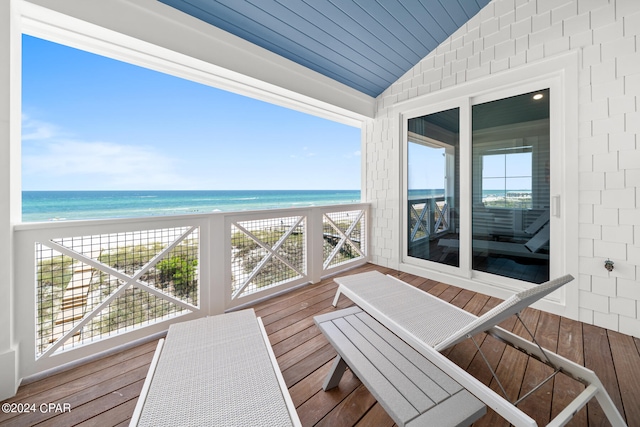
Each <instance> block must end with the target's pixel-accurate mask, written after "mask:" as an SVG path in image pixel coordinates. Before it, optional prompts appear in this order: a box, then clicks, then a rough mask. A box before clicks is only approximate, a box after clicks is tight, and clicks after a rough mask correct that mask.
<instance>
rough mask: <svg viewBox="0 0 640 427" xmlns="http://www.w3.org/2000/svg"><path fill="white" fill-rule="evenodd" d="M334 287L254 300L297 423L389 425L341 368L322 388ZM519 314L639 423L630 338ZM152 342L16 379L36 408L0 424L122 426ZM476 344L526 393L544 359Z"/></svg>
mask: <svg viewBox="0 0 640 427" xmlns="http://www.w3.org/2000/svg"><path fill="white" fill-rule="evenodd" d="M370 269H378V270H380V271H382V272H383V273H390V274H395V275H397V276H398V277H399V278H400V279H402V280H404V281H406V282H408V283H410V284H412V285H414V286H417V287H419V288H421V289H423V290H425V291H427V292H430V293H431V294H434V295H436V296H438V297H440V298H442V299H444V300H447V301H450V302H451V303H452V304H455V305H457V306H459V307H462V308H464V309H465V310H467V311H470V312H472V313H474V314H481V313H484V312H485V311H487V310H489V309H490V308H492V307H494V306H495V305H496V304H498V303H499V302H500V300H498V299H495V298H490V297H487V296H485V295H481V294H477V293H474V292H470V291H466V290H463V289H460V288H457V287H454V286H447V285H445V284H443V283H439V282H435V281H433V280H429V279H424V278H421V277H417V276H413V275H410V274H405V273H399V272H397V271H394V270H389V269H386V268H381V267H377V266H373V265H366V266H364V267H361V268H358V269H355V270H352V271H349V272H348V273H347V274H352V273H358V272H362V271H366V270H370ZM335 290H336V285H335V283H334V282H333V281H332V280H331V279H326V280H323V281H322V282H320V283H318V284H315V285H310V286H307V287H304V288H302V289H298V290H296V291H294V292H291V293H289V294H286V295H283V296H280V297H277V298H274V299H272V300H269V301H266V302H262V303H260V304H257V305H255V307H254V308H255V310H256V313H257V315H258V316H261V317H262V319H263V322H264V324H265V327H266V329H267V332H268V334H269V338H270V340H271V344H272V346H273V350H274V353H275V354H276V357H277V358H278V363H279V365H280V368H281V370H282V372H283V376H284V378H285V381H286V383H287V385H288V387H289V391H290V393H291V396H292V398H293V401H294V403H295V405H296V408H297V410H298V413H299V415H300V419H301V420H302V424H303V425H305V426H311V425H319V426H332V427H333V426H361V427H363V426H392V425H393V421H392V420H391V419H390V418H389V417H388V416H387V415H386V413H385V412H384V410H383V409H382V408H381V407H380V405H379V404H377V403H376V401H375V399H374V398H373V397H372V396H371V394H370V393H369V392H368V391H367V389H366V388H365V387H363V386H362V384H361V383H360V381H359V380H358V379H357V378H355V377H354V376H353V375H351V373H350V371H347V373H346V374H345V376H344V377H343V379H342V382H341V383H340V386H339V388H337V389H334V390H332V391H330V392H324V391H322V389H321V384H322V381H323V380H324V377H325V375H326V374H327V372H328V370H329V367H330V364H331V361H332V359H333V357H334V356H335V352H334V350H333V348H332V347H331V346H330V345H329V344H328V343H327V341H326V340H325V339H324V337H323V336H322V335H321V334H320V332H319V331H318V329H317V328H316V327H315V325H314V323H313V316H315V315H317V314H320V313H324V312H328V311H331V310H334V308H333V307H332V306H331V301H332V299H333V296H334V294H335ZM349 305H351V302H350V301H349V300H348V299H347V298H346V297H344V296H343V297H341V299H340V302H339V308H344V307H347V306H349ZM522 317H523V319H524V321H525V323H526V324H527V326H528V327H529V329H530V330H531V331H533V332H534V333H535V335H536V336H537V338H538V339H539V340H540V341H541V343H542V345H543V346H545V347H548V348H550V349H552V350H554V351H557V352H558V353H559V354H561V355H563V356H565V357H567V358H569V359H572V360H574V361H577V362H579V363H583V364H584V365H585V366H587V367H589V368H590V369H593V370H594V371H595V372H596V373H597V374H598V376H599V377H600V379H601V380H602V382H603V383H604V384H605V387H606V388H607V390H608V392H609V394H610V395H611V397H612V398H613V400H614V402H615V403H616V405H617V406H618V408H619V410H620V411H621V413H623V415H624V416H625V418H626V420H627V423H628V425H629V426H640V340H639V339H636V338H633V337H630V336H627V335H623V334H620V333H616V332H612V331H609V330H606V329H602V328H598V327H594V326H590V325H586V324H583V323H580V322H575V321H572V320H569V319H565V318H561V317H558V316H555V315H551V314H548V313H544V312H540V311H538V310H534V309H527V310H525V311H524V312H523V313H522ZM502 326H503V327H504V328H506V329H509V330H513V331H514V332H515V333H518V334H522V335H523V336H524V335H525V333H523V331H522V326H521V325H519V324H516V322H515V320H514V319H509V320H507V321H505V322H504V323H503V324H502ZM155 345H156V342H149V343H147V344H144V345H140V346H138V347H134V348H132V349H129V350H126V351H123V352H121V353H117V354H115V355H112V356H109V357H107V358H104V359H100V360H97V361H94V362H91V363H88V364H85V365H83V366H81V367H78V368H75V369H73V370H69V371H66V372H62V373H59V374H56V375H54V376H50V377H49V378H46V379H43V380H40V381H37V382H32V383H30V384H26V385H23V386H21V387H20V389H19V391H18V394H17V396H15V397H14V398H11V399H9V400H7V401H6V402H13V403H28V404H34V405H35V406H36V408H38V410H36V411H35V412H29V413H25V414H21V415H16V414H4V413H0V426H31V425H38V426H75V425H79V426H101V427H102V426H124V425H127V424H128V421H129V418H130V417H131V414H132V412H133V408H134V407H135V404H136V400H137V398H138V394H139V393H140V390H141V388H142V384H143V381H144V378H145V375H146V372H147V369H148V366H149V364H150V362H151V359H152V356H153V352H154V350H155ZM481 346H482V348H483V350H484V351H485V354H487V355H488V359H489V361H490V363H491V364H492V365H493V367H494V369H495V370H496V371H497V373H498V376H499V377H500V378H501V379H502V381H503V385H504V386H505V388H506V389H507V392H508V393H509V395H510V397H514V398H515V397H517V396H519V395H522V394H523V393H526V391H527V390H528V389H529V388H530V387H531V384H535V382H536V380H537V379H539V378H542V377H544V376H545V374H547V373H548V369H549V368H547V367H546V366H544V365H542V364H541V363H539V362H537V361H535V360H533V359H529V358H528V357H526V356H524V355H523V354H521V353H519V352H517V351H515V350H513V349H511V348H509V347H505V346H504V345H503V344H500V343H499V342H497V341H496V340H494V339H493V338H492V337H485V336H483V337H482V339H481ZM446 354H447V356H448V357H449V358H450V359H451V360H453V361H454V362H455V363H457V364H458V365H460V366H462V367H463V368H465V369H466V370H467V371H469V372H471V373H472V374H473V375H474V376H476V377H477V378H479V379H480V380H481V381H483V382H485V384H490V385H491V387H492V388H494V389H496V390H497V388H496V387H497V386H496V385H495V384H494V382H492V381H491V374H490V372H489V371H488V369H487V368H486V366H485V365H484V364H483V362H482V360H481V359H480V357H479V355H478V354H476V350H475V347H473V344H471V343H469V342H463V343H461V344H458V345H457V346H455V347H453V348H452V349H450V350H449V351H448V352H447V353H446ZM581 389H582V385H580V384H578V383H575V382H574V381H572V380H570V379H568V378H566V377H563V376H559V377H556V379H555V380H552V381H551V382H549V383H547V384H546V385H545V386H544V387H543V388H542V389H540V390H538V391H537V392H536V393H535V394H534V395H532V396H531V397H529V398H528V399H527V400H525V401H524V402H522V403H521V404H520V408H521V409H523V410H524V411H525V412H526V413H528V414H529V415H531V416H532V417H533V418H534V419H535V420H536V421H537V422H538V424H539V425H544V424H546V423H547V422H548V421H549V419H550V418H551V417H553V416H554V415H555V414H556V413H558V412H559V411H560V410H561V409H562V408H563V407H564V404H565V402H566V401H567V399H568V398H572V397H573V396H575V395H576V394H577V393H579V392H580V390H581ZM3 403H4V402H3ZM43 403H60V404H64V403H67V404H69V407H70V411H66V412H59V411H60V410H64V409H65V408H64V407H62V406H60V407H58V408H55V407H52V409H51V410H50V411H47V412H45V411H40V410H39V407H40V405H41V404H43ZM47 408H48V407H47ZM474 425H475V426H502V425H507V423H505V422H504V420H502V419H501V418H499V417H497V416H496V414H495V413H493V412H492V411H489V412H488V413H487V415H486V416H484V417H483V418H482V419H481V420H480V421H478V422H477V423H476V424H474ZM570 425H572V426H601V425H608V422H607V421H606V419H605V418H604V416H603V414H602V411H601V409H600V408H599V407H598V404H597V403H590V404H589V405H588V407H587V408H585V409H583V410H581V411H580V412H579V413H578V414H577V415H576V416H575V418H574V419H573V421H572V422H571V424H570Z"/></svg>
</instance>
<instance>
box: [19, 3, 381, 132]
mask: <svg viewBox="0 0 640 427" xmlns="http://www.w3.org/2000/svg"><path fill="white" fill-rule="evenodd" d="M20 13H21V15H22V31H23V32H24V33H25V34H29V35H33V36H36V37H40V38H44V39H47V40H51V41H53V42H57V43H61V44H65V45H68V46H71V47H75V48H78V49H82V50H86V51H89V52H92V53H96V54H99V55H103V56H107V57H110V58H114V59H117V60H121V61H125V62H128V63H132V64H135V65H139V66H142V67H146V68H150V69H154V70H156V71H160V72H163V73H167V74H171V75H175V76H178V77H181V78H185V79H189V80H192V81H196V82H199V83H202V84H206V85H209V86H213V87H217V88H220V89H223V90H227V91H230V92H234V93H238V94H241V95H245V96H249V97H251V98H255V99H259V100H262V101H266V102H270V103H273V104H277V105H281V106H284V107H287V108H291V109H295V110H298V111H302V112H305V113H309V114H313V115H316V116H320V117H323V118H327V119H330V120H334V121H337V122H341V123H345V124H348V125H351V126H357V127H360V126H361V125H362V122H363V121H365V120H368V119H370V118H372V117H373V115H374V109H375V99H374V98H372V97H370V96H368V95H365V94H363V93H360V92H358V91H356V90H354V89H352V88H349V87H347V86H346V85H343V84H341V83H338V82H336V81H334V80H332V79H329V78H327V77H325V76H323V75H321V74H319V73H317V72H315V71H312V70H309V69H307V68H305V67H302V66H300V65H298V64H296V63H294V62H292V61H290V60H287V59H285V58H282V57H280V56H278V55H275V54H273V53H271V52H269V51H267V50H265V49H263V48H260V47H258V46H255V45H253V44H251V43H248V42H246V41H245V40H242V39H240V38H238V37H236V36H234V35H232V34H229V33H227V32H224V31H222V30H220V29H218V28H215V27H212V26H210V25H208V24H205V23H203V22H201V21H200V20H198V19H195V18H192V17H190V16H188V15H186V14H183V13H181V12H178V11H176V10H175V9H173V8H171V7H169V6H166V5H164V4H162V3H159V2H157V1H155V0H136V1H135V3H134V2H133V1H130V0H111V1H109V2H104V1H102V0H29V1H26V0H25V1H23V2H22V3H21V4H20ZM198 46H200V47H201V48H200V49H198V48H197V47H198Z"/></svg>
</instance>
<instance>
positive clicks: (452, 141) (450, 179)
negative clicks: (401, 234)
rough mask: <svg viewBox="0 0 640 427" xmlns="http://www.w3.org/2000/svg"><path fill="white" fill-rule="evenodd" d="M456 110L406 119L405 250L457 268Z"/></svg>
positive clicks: (457, 150) (458, 204)
mask: <svg viewBox="0 0 640 427" xmlns="http://www.w3.org/2000/svg"><path fill="white" fill-rule="evenodd" d="M459 123H460V113H459V109H457V108H455V109H451V110H447V111H442V112H439V113H434V114H429V115H426V116H422V117H417V118H413V119H409V121H408V131H409V135H408V147H407V202H408V206H407V212H408V222H407V223H408V227H407V231H408V236H407V254H408V255H409V256H410V257H414V258H420V259H424V260H429V261H434V262H438V263H442V264H447V265H453V266H455V267H458V266H459V264H460V248H459V226H458V223H459V215H458V214H459V206H460V196H459V193H460V191H459V188H460V187H459V185H460V184H459V183H460V175H459V166H460V159H459V152H460V150H459V139H460V138H459V134H460V124H459Z"/></svg>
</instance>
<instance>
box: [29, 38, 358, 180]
mask: <svg viewBox="0 0 640 427" xmlns="http://www.w3.org/2000/svg"><path fill="white" fill-rule="evenodd" d="M22 80H23V89H22V112H23V117H22V132H23V135H22V160H23V162H22V188H23V190H262V189H359V188H360V129H359V128H354V127H351V126H347V125H343V124H340V123H335V122H332V121H329V120H325V119H321V118H318V117H315V116H311V115H308V114H304V113H300V112H297V111H293V110H289V109H286V108H283V107H279V106H275V105H271V104H268V103H265V102H262V101H257V100H254V99H250V98H246V97H243V96H240V95H236V94H231V93H228V92H225V91H222V90H218V89H215V88H211V87H208V86H204V85H201V84H198V83H193V82H190V81H186V80H182V79H179V78H176V77H173V76H169V75H166V74H162V73H158V72H155V71H151V70H147V69H144V68H140V67H137V66H134V65H130V64H125V63H122V62H119V61H115V60H112V59H108V58H104V57H101V56H98V55H94V54H91V53H87V52H83V51H79V50H76V49H73V48H70V47H66V46H61V45H58V44H55V43H51V42H48V41H44V40H41V39H37V38H34V37H30V36H23V76H22Z"/></svg>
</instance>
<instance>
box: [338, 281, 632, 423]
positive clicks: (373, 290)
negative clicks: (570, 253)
mask: <svg viewBox="0 0 640 427" xmlns="http://www.w3.org/2000/svg"><path fill="white" fill-rule="evenodd" d="M334 280H335V282H336V283H338V285H339V286H338V290H337V292H336V296H335V299H334V301H333V305H334V306H335V305H336V304H337V302H338V299H339V297H340V295H341V294H344V295H346V296H347V297H348V298H349V299H351V300H352V301H353V302H354V303H355V304H356V305H358V306H359V307H360V308H362V309H363V310H364V311H366V312H367V313H369V314H370V315H371V316H372V317H374V318H375V319H376V320H377V321H378V322H380V323H382V324H383V325H384V326H386V327H387V328H388V329H390V330H391V331H392V332H394V333H395V334H396V335H398V336H399V337H400V338H402V339H403V340H404V341H405V342H407V343H408V344H410V345H411V346H412V347H414V348H415V349H416V350H417V351H419V352H420V353H421V354H422V355H424V356H425V357H426V358H427V359H428V360H429V361H431V362H432V363H433V364H434V365H436V366H437V367H439V368H440V369H441V370H442V371H444V372H445V373H447V374H448V375H450V376H451V377H452V378H453V379H455V380H456V381H458V382H459V383H460V384H461V385H462V386H463V387H465V388H466V389H467V390H469V391H470V392H471V393H472V394H474V395H475V396H476V397H477V398H478V399H480V400H481V401H483V402H484V403H485V404H486V405H487V406H489V407H491V408H492V409H493V410H495V411H496V412H497V413H498V414H500V415H501V416H502V417H504V418H505V419H506V420H508V421H509V422H510V423H512V424H514V425H516V426H536V423H535V421H534V420H533V419H532V418H531V417H529V416H528V415H527V414H525V413H524V412H522V411H521V410H519V409H518V408H517V407H516V406H515V405H516V404H517V403H519V401H516V402H509V401H507V400H506V399H505V398H504V397H503V396H500V395H499V394H498V393H496V392H494V391H493V390H492V389H490V388H489V387H487V386H486V385H484V384H483V383H481V382H480V381H479V380H477V379H476V378H474V377H473V376H471V375H470V374H468V373H467V372H466V371H464V370H463V369H462V368H460V367H459V366H458V365H456V364H455V363H453V362H452V361H450V360H449V359H447V358H446V357H445V356H444V355H442V354H441V353H440V352H441V351H442V350H444V349H446V348H448V347H451V346H453V345H454V344H456V343H458V342H461V341H463V340H465V339H473V336H474V335H476V334H477V333H479V332H487V333H489V334H491V335H492V336H494V337H496V338H497V339H499V340H501V341H503V342H505V343H507V344H509V345H511V346H513V347H515V348H516V349H518V350H520V351H523V352H525V353H527V354H528V355H530V356H533V357H535V358H536V359H538V360H540V361H542V362H543V363H545V364H547V365H549V366H551V367H553V368H554V374H553V375H552V376H551V377H549V378H548V379H550V378H552V377H553V376H554V375H555V374H556V373H558V372H562V373H564V374H566V375H569V376H570V377H572V378H574V379H576V380H578V381H580V382H581V383H583V384H585V385H586V388H585V390H584V391H583V392H582V393H581V394H580V395H578V396H577V397H576V398H575V399H574V400H573V401H572V402H571V403H570V404H569V405H567V407H566V408H565V409H564V410H563V411H562V412H560V413H559V414H558V415H557V416H556V417H555V418H554V419H553V420H552V421H551V422H550V423H549V424H548V425H549V426H562V425H564V424H566V423H567V422H568V421H569V420H570V419H571V417H573V415H574V414H575V413H576V412H577V411H578V410H579V409H580V408H582V407H583V406H584V405H586V404H587V402H588V401H589V400H590V399H591V398H592V397H596V399H597V400H598V402H599V403H600V406H601V407H602V409H603V411H604V412H605V414H606V416H607V418H608V419H609V421H610V422H611V424H612V425H613V426H625V425H626V424H625V422H624V419H623V418H622V416H621V415H620V413H619V412H618V410H617V408H616V407H615V405H614V403H613V401H612V400H611V398H610V397H609V395H608V394H607V392H606V390H605V389H604V387H603V385H602V383H601V382H600V380H599V379H598V377H597V376H596V374H595V373H594V372H593V371H591V370H589V369H587V368H585V367H584V366H581V365H578V364H576V363H575V362H572V361H570V360H568V359H565V358H564V357H562V356H559V355H557V354H555V353H553V352H551V351H549V350H546V349H543V348H542V347H541V346H540V345H539V344H537V343H536V342H535V338H534V337H533V336H532V339H533V342H531V341H527V340H525V339H523V338H522V337H520V336H517V335H515V334H513V333H511V332H508V331H506V330H504V329H502V328H500V327H498V326H497V325H498V323H500V322H501V321H503V320H505V319H506V318H508V317H510V316H512V315H518V314H519V312H520V311H522V310H523V309H524V308H526V307H528V306H530V305H531V304H533V303H534V302H536V301H538V300H539V299H541V298H543V297H544V296H545V295H548V294H549V293H551V292H553V291H554V290H556V289H558V288H560V287H561V286H563V285H565V284H566V283H568V282H570V281H571V280H573V277H572V276H570V275H566V276H563V277H560V278H558V279H555V280H551V281H549V282H546V283H543V284H541V285H537V286H534V287H532V288H531V289H528V290H525V291H522V292H520V293H518V294H515V295H513V296H512V297H511V298H508V299H507V300H505V301H504V302H503V303H501V304H499V305H498V306H496V307H495V308H493V309H492V310H490V311H489V312H487V313H486V314H484V315H483V316H480V317H477V316H474V315H473V314H471V313H468V312H466V311H464V310H462V309H460V308H458V307H456V306H454V305H452V304H449V303H447V302H446V301H443V300H441V299H439V298H437V297H434V296H433V295H430V294H428V293H426V292H423V291H421V290H420V289H418V288H416V287H414V286H411V285H409V284H407V283H405V282H403V281H401V280H398V279H396V278H394V277H391V276H388V275H387V276H385V275H383V274H381V273H380V272H377V271H371V272H366V273H361V274H355V275H351V276H345V277H339V278H336V279H334ZM518 318H519V316H518ZM474 342H475V341H474ZM476 345H477V344H476ZM483 357H484V356H483ZM492 374H494V376H495V373H493V371H492ZM496 379H497V378H496ZM548 379H547V380H548ZM547 380H545V381H544V382H546V381H547ZM544 382H543V383H544ZM538 387H539V386H538ZM527 395H529V394H527ZM525 397H526V396H525ZM520 400H522V399H520Z"/></svg>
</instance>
